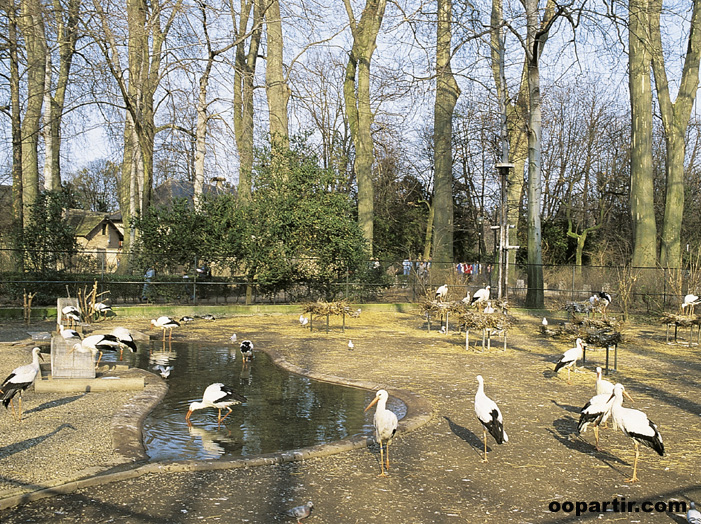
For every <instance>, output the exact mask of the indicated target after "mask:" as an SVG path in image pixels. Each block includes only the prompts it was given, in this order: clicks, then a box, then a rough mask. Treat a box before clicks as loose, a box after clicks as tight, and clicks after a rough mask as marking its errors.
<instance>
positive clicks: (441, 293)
mask: <svg viewBox="0 0 701 524" xmlns="http://www.w3.org/2000/svg"><path fill="white" fill-rule="evenodd" d="M447 296H448V285H447V284H443V285H442V286H441V287H439V288H438V289H436V296H435V300H438V301H439V302H443V299H444V298H445V297H447Z"/></svg>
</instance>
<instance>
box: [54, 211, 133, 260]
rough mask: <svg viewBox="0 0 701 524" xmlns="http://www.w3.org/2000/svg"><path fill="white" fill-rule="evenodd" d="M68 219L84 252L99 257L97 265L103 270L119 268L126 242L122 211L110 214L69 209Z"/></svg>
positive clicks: (67, 212)
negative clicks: (123, 246) (123, 245)
mask: <svg viewBox="0 0 701 524" xmlns="http://www.w3.org/2000/svg"><path fill="white" fill-rule="evenodd" d="M66 221H67V222H68V224H69V225H70V226H71V228H73V230H74V231H75V239H76V242H77V243H78V247H79V248H80V250H81V251H82V252H83V254H85V255H89V256H94V257H95V258H97V266H98V268H99V269H101V270H103V271H114V270H116V269H117V267H118V266H119V258H120V257H121V254H122V243H123V242H124V228H123V225H122V215H121V213H115V214H112V215H110V214H107V213H97V212H95V211H85V210H83V209H68V210H66Z"/></svg>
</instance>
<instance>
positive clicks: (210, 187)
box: [151, 178, 236, 206]
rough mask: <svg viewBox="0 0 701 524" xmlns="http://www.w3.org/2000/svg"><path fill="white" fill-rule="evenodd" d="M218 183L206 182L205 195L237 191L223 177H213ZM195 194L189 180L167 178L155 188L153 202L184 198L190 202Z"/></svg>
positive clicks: (158, 204)
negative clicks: (226, 183) (224, 183)
mask: <svg viewBox="0 0 701 524" xmlns="http://www.w3.org/2000/svg"><path fill="white" fill-rule="evenodd" d="M212 180H215V181H216V182H217V183H216V185H215V184H205V185H204V187H203V188H202V191H203V193H204V194H205V195H221V194H226V193H235V192H236V190H235V189H234V188H233V187H227V186H225V185H223V184H222V183H221V182H222V181H223V180H224V179H223V178H213V179H212ZM194 194H195V185H194V184H193V183H192V182H190V181H188V180H174V179H170V180H166V181H165V182H163V183H162V184H161V185H160V186H158V187H156V188H154V190H153V198H152V201H151V204H152V205H154V206H164V205H168V204H170V203H171V202H173V200H175V199H178V198H184V199H186V200H187V201H188V202H192V200H193V195H194Z"/></svg>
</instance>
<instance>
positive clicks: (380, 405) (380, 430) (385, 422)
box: [365, 389, 399, 477]
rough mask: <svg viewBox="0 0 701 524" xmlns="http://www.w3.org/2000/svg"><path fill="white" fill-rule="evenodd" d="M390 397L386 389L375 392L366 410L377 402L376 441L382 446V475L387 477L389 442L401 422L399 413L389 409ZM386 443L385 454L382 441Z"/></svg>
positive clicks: (375, 417) (374, 420)
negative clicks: (398, 418)
mask: <svg viewBox="0 0 701 524" xmlns="http://www.w3.org/2000/svg"><path fill="white" fill-rule="evenodd" d="M388 398H389V393H387V391H385V390H384V389H381V390H379V391H378V392H377V393H376V394H375V398H374V399H373V401H372V402H370V404H368V407H366V408H365V411H367V410H368V409H370V408H371V407H373V406H374V405H375V404H377V407H376V408H375V416H374V417H373V418H372V424H373V426H375V442H377V443H378V444H379V446H380V476H381V477H386V476H387V471H389V444H390V442H392V438H393V437H394V434H395V433H396V432H397V426H398V425H399V422H398V420H397V415H395V414H394V412H392V411H390V410H389V409H387V399H388ZM383 442H385V443H386V453H384V454H383V451H382V443H383Z"/></svg>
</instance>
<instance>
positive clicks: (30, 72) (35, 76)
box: [19, 0, 46, 225]
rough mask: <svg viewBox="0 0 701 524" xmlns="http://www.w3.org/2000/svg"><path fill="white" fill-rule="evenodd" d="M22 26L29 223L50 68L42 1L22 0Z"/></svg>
mask: <svg viewBox="0 0 701 524" xmlns="http://www.w3.org/2000/svg"><path fill="white" fill-rule="evenodd" d="M20 6H21V15H20V19H19V27H20V29H21V31H22V34H23V36H24V41H25V48H26V55H27V103H26V108H25V111H24V118H23V119H22V204H23V206H24V217H25V225H26V218H27V217H28V216H29V207H30V206H32V205H33V204H34V203H35V202H36V200H37V197H38V196H39V153H38V145H39V136H40V134H41V108H42V104H43V102H44V82H45V68H46V36H45V34H46V33H45V30H44V20H43V16H42V6H41V2H39V1H38V0H23V1H22V2H20Z"/></svg>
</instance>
